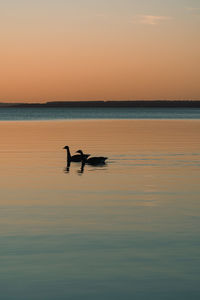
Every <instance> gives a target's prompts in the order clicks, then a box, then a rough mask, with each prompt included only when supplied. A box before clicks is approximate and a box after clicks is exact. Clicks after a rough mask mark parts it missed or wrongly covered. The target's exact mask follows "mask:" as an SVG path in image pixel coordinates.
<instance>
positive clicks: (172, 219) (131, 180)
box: [0, 121, 200, 300]
mask: <svg viewBox="0 0 200 300" xmlns="http://www.w3.org/2000/svg"><path fill="white" fill-rule="evenodd" d="M91 125H92V126H91ZM0 129H1V149H0V154H1V155H0V195H1V197H0V208H1V209H0V242H1V247H0V263H1V270H0V277H1V280H0V289H1V295H2V299H9V300H10V299H20V300H23V299H24V300H25V299H31V300H32V299H34V300H35V299H41V300H46V299H48V300H49V299H50V300H51V299H53V300H54V299H89V300H90V299H92V300H93V299H133V298H134V299H142V300H143V299H145V300H146V299H147V298H148V299H154V300H155V299H159V300H160V299H167V300H168V299H169V300H171V299H198V295H199V294H200V289H199V275H200V274H199V268H198V263H199V242H198V240H199V233H200V232H199V214H200V207H199V193H200V188H199V177H200V168H199V167H200V166H199V161H200V160H199V158H200V152H199V149H200V142H199V132H200V123H199V121H145V122H144V121H112V122H111V121H94V122H91V121H88V122H87V121H83V122H81V121H73V122H28V123H26V122H22V123H21V122H19V123H15V122H2V123H1V124H0ZM66 143H67V144H69V145H71V151H72V153H74V152H75V151H76V150H77V149H78V148H80V147H81V148H83V149H86V150H87V151H88V152H89V153H92V154H94V155H106V156H108V157H109V161H108V163H107V165H105V166H103V167H92V166H85V169H84V173H78V172H77V171H80V170H81V164H77V163H72V164H71V166H70V171H69V173H68V174H66V173H65V172H64V168H65V167H66V153H65V151H64V150H63V149H62V147H63V145H65V144H66ZM80 175H81V176H80ZM11 286H12V289H11V288H10V287H11Z"/></svg>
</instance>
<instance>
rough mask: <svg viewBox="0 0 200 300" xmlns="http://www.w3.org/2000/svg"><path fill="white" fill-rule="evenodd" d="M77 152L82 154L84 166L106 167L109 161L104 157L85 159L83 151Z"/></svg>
mask: <svg viewBox="0 0 200 300" xmlns="http://www.w3.org/2000/svg"><path fill="white" fill-rule="evenodd" d="M76 152H77V153H80V155H81V160H82V163H83V164H88V165H93V166H97V165H105V161H106V159H108V158H107V157H103V156H94V157H90V158H87V157H85V154H84V153H83V151H82V150H78V151H76Z"/></svg>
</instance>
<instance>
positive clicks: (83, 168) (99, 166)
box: [63, 162, 107, 175]
mask: <svg viewBox="0 0 200 300" xmlns="http://www.w3.org/2000/svg"><path fill="white" fill-rule="evenodd" d="M85 166H86V164H85V163H84V162H82V163H81V167H80V168H79V169H78V170H76V172H77V174H78V175H81V174H83V173H84V172H85ZM106 166H107V164H103V165H102V164H101V165H98V166H90V167H92V169H91V168H90V169H89V170H88V169H87V168H86V170H88V171H97V170H105V169H106V168H105V167H106ZM70 170H71V162H68V163H67V166H66V167H65V168H64V170H63V172H64V173H66V174H69V173H70Z"/></svg>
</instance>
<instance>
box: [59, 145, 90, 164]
mask: <svg viewBox="0 0 200 300" xmlns="http://www.w3.org/2000/svg"><path fill="white" fill-rule="evenodd" d="M63 149H66V150H67V161H68V162H71V161H72V162H81V161H82V160H83V159H87V158H88V157H89V156H90V154H84V153H82V154H76V155H71V153H70V150H69V146H65V147H64V148H63Z"/></svg>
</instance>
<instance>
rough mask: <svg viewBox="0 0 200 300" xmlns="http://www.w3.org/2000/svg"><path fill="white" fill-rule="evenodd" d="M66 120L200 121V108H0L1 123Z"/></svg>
mask: <svg viewBox="0 0 200 300" xmlns="http://www.w3.org/2000/svg"><path fill="white" fill-rule="evenodd" d="M64 119H65V120H71V119H200V108H183V107H182V108H181V107H179V108H175V107H174V108H167V107H165V108H158V107H157V108H156V107H154V108H146V107H128V108H126V107H120V108H117V107H116V108H109V107H106V108H100V107H96V108H95V107H93V108H92V107H87V108H84V107H82V108H78V107H75V108H73V107H39V108H38V107H34V108H31V107H26V108H25V107H24V108H23V107H9V108H8V107H0V121H1V120H4V121H5V120H7V121H9V120H10V121H12V120H21V121H23V120H29V121H31V120H64Z"/></svg>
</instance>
